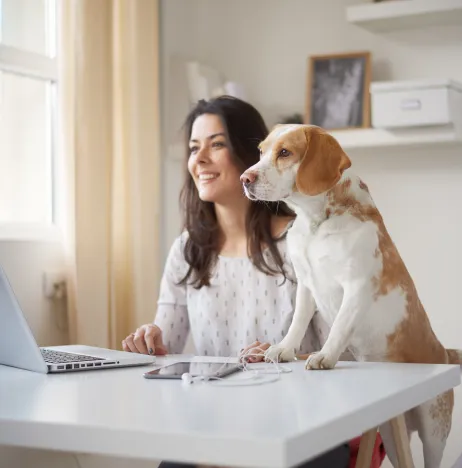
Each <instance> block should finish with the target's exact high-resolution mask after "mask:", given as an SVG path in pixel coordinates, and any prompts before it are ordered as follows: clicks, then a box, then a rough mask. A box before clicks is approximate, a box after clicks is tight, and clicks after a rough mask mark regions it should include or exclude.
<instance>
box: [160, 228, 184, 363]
mask: <svg viewBox="0 0 462 468" xmlns="http://www.w3.org/2000/svg"><path fill="white" fill-rule="evenodd" d="M184 241H185V236H184V235H182V236H180V237H178V238H177V239H176V240H175V242H174V243H173V245H172V247H171V249H170V252H169V254H168V257H167V261H166V263H165V268H164V273H163V275H162V280H161V284H160V293H159V299H158V302H157V313H156V317H155V320H154V324H155V325H157V326H158V327H159V328H160V329H161V330H162V338H163V342H164V344H165V345H166V346H167V349H168V352H169V353H172V354H178V353H182V352H183V349H184V346H185V344H186V340H187V338H188V334H189V318H188V307H187V294H186V285H180V284H178V283H179V282H180V281H181V280H182V279H183V277H184V276H185V274H186V273H187V271H188V265H187V263H186V260H185V259H184V255H183V247H184Z"/></svg>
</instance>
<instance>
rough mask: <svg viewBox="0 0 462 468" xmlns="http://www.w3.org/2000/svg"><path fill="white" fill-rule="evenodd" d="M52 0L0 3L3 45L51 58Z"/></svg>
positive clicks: (0, 29)
mask: <svg viewBox="0 0 462 468" xmlns="http://www.w3.org/2000/svg"><path fill="white" fill-rule="evenodd" d="M55 29H56V16H55V2H54V0H0V41H1V42H2V43H3V44H4V45H8V46H12V47H16V48H18V49H23V50H27V51H29V52H36V53H38V54H42V55H49V56H50V57H54V55H55V45H56V44H55V39H56V34H55Z"/></svg>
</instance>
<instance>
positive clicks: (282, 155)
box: [278, 148, 290, 158]
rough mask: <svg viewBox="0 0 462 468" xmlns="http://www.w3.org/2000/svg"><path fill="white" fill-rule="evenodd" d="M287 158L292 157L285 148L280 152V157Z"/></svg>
mask: <svg viewBox="0 0 462 468" xmlns="http://www.w3.org/2000/svg"><path fill="white" fill-rule="evenodd" d="M287 156H290V152H289V151H287V150H286V149H285V148H282V150H281V151H279V154H278V157H279V158H287Z"/></svg>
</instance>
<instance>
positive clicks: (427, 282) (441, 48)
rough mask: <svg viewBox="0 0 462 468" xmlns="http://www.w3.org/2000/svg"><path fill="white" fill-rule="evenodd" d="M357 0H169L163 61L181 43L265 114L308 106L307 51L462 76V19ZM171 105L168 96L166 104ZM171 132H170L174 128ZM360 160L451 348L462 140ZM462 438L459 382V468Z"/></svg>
mask: <svg viewBox="0 0 462 468" xmlns="http://www.w3.org/2000/svg"><path fill="white" fill-rule="evenodd" d="M359 2H360V1H359V0H328V1H324V2H321V1H308V0H285V1H281V0H252V1H250V2H249V1H248V0H233V1H228V2H227V1H217V0H194V1H191V0H164V1H163V3H162V7H163V19H164V23H163V34H162V39H163V48H162V54H163V61H164V63H167V62H168V59H169V57H171V56H173V55H175V54H184V55H185V56H192V57H193V58H195V59H198V60H202V61H204V62H206V63H208V64H210V65H212V66H214V67H215V68H217V69H218V70H220V71H222V72H223V73H224V74H225V75H226V76H227V78H228V79H231V80H235V81H238V82H241V83H243V84H244V86H245V87H246V91H247V96H248V99H249V101H251V102H252V103H253V104H254V105H255V106H256V107H257V108H258V109H259V110H260V111H261V112H262V113H263V115H264V117H265V119H266V121H267V124H268V125H273V124H274V123H275V122H276V121H277V119H278V118H280V116H281V115H284V114H292V113H294V112H301V113H303V111H304V103H305V86H306V73H307V58H308V56H309V55H312V54H322V53H335V52H344V51H352V50H364V49H368V50H370V51H371V52H372V57H373V76H372V79H373V80H385V79H419V78H431V77H433V78H437V77H438V78H453V79H458V80H460V81H462V61H461V57H462V28H460V27H459V26H452V27H447V28H445V29H443V28H438V27H432V28H429V29H427V30H419V31H405V32H400V33H393V34H391V33H389V34H382V35H380V34H377V35H374V34H372V33H369V32H366V31H364V30H362V29H360V28H358V27H355V26H352V25H349V24H347V23H346V21H345V20H344V17H345V13H344V8H345V7H346V6H347V5H350V4H357V3H359ZM193 5H194V7H195V8H193ZM191 9H193V10H194V11H191ZM181 11H183V12H184V14H185V18H186V17H187V18H189V19H188V20H187V22H186V23H185V22H184V21H179V17H178V16H177V15H179V12H181ZM164 72H165V73H167V76H165V75H164V83H166V82H170V80H172V78H173V77H172V76H168V72H167V71H165V70H164ZM165 89H166V88H164V90H165ZM166 100H168V97H166ZM166 106H168V102H166V103H164V111H165V107H166ZM163 115H165V114H163ZM170 125H171V124H170ZM168 132H169V133H168V134H169V135H171V132H172V129H171V128H169V129H168ZM164 135H166V133H165V134H164ZM352 159H353V164H354V168H355V169H356V171H357V172H358V173H359V174H360V175H361V176H362V177H363V178H364V179H365V180H366V181H367V183H368V185H369V187H370V189H371V191H372V194H373V196H374V199H375V201H376V203H377V204H378V206H379V208H380V210H381V211H382V214H383V216H384V218H385V220H386V223H387V226H388V228H389V230H390V232H391V235H392V236H393V239H394V240H395V242H396V244H397V246H398V248H399V249H400V251H401V254H402V256H403V257H404V260H405V261H406V263H407V265H408V268H409V270H410V272H411V274H412V275H413V277H414V279H415V281H416V283H417V287H418V289H419V292H420V295H421V298H422V300H423V303H424V305H425V306H426V308H427V311H428V314H429V316H430V318H431V322H432V325H433V327H434V329H435V332H436V333H437V335H438V336H439V338H440V339H441V340H442V342H443V343H444V344H445V345H446V346H447V347H459V348H462V314H461V313H460V308H461V307H462V306H461V301H460V296H459V287H460V285H459V282H460V265H461V264H462V244H461V242H460V239H461V238H462V221H461V219H460V216H459V215H458V210H459V203H458V201H459V200H461V199H462V154H461V148H457V149H443V148H441V149H440V148H434V149H429V150H427V151H407V150H406V151H402V152H399V151H395V150H385V151H381V152H375V153H373V152H370V153H367V154H364V153H363V154H361V155H359V154H357V155H352ZM178 167H179V163H178V162H176V161H171V160H168V159H166V160H165V165H164V170H165V173H164V175H165V179H164V197H165V198H164V200H165V201H164V220H165V236H164V244H163V245H164V251H165V252H166V250H167V249H168V247H169V246H170V243H171V241H172V239H173V237H174V235H176V232H177V230H178V229H179V226H180V224H179V218H178V210H176V209H173V203H176V198H177V191H178V186H179V184H180V182H181V180H179V179H181V174H180V173H179V172H178ZM173 200H174V201H173ZM175 208H176V205H175ZM461 438H462V391H461V389H460V388H459V389H457V390H456V407H455V412H454V423H453V430H452V434H451V437H450V440H449V442H448V446H447V450H446V453H445V458H444V463H443V468H447V467H451V466H452V465H453V464H454V462H455V460H456V459H457V457H458V456H459V455H460V453H461V451H462V448H461V445H460V440H461ZM413 450H414V457H415V461H416V466H423V462H422V459H421V455H420V446H419V444H418V443H417V437H415V438H414V441H413Z"/></svg>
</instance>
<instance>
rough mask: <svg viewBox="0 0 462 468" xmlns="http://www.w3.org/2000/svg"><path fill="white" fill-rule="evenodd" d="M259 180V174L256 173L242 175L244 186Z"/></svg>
mask: <svg viewBox="0 0 462 468" xmlns="http://www.w3.org/2000/svg"><path fill="white" fill-rule="evenodd" d="M256 180H257V174H255V172H244V174H242V175H241V182H242V183H243V184H244V185H250V184H252V183H254V182H255V181H256Z"/></svg>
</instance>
